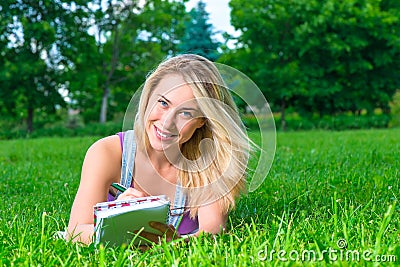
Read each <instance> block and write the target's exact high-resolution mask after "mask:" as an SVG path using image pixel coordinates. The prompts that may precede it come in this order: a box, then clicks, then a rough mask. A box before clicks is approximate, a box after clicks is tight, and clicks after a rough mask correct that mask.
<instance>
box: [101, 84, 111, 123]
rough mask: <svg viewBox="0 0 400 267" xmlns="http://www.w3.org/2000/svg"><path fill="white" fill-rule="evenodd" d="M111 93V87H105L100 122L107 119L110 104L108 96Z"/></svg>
mask: <svg viewBox="0 0 400 267" xmlns="http://www.w3.org/2000/svg"><path fill="white" fill-rule="evenodd" d="M109 95H110V89H109V88H108V86H106V87H105V88H104V91H103V98H102V100H101V109H100V123H105V122H106V121H107V105H108V96H109Z"/></svg>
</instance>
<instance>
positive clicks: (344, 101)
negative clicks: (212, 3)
mask: <svg viewBox="0 0 400 267" xmlns="http://www.w3.org/2000/svg"><path fill="white" fill-rule="evenodd" d="M395 2H396V1H375V0H346V1H335V0H328V1H317V0H311V1H309V0H297V1H289V0H280V1H275V0H253V1H243V0H232V1H230V6H231V8H232V13H231V20H232V24H233V26H234V27H235V28H236V29H239V30H241V31H242V32H243V34H242V35H241V36H240V37H239V38H238V46H237V48H236V50H234V51H233V52H232V53H231V54H230V55H228V56H227V57H226V62H227V63H230V62H233V64H234V65H235V67H237V68H238V69H240V70H242V71H244V72H245V73H249V75H250V77H251V78H252V79H253V80H254V81H255V82H256V83H257V84H258V85H259V86H260V88H261V90H263V92H264V94H265V96H266V98H267V99H268V100H269V101H270V102H271V103H272V105H271V107H272V109H273V110H277V111H278V110H281V111H282V112H284V111H285V109H286V108H288V107H291V108H294V109H295V110H296V111H298V112H303V113H311V114H314V113H317V114H319V115H320V116H323V115H325V114H338V113H341V112H347V111H351V112H353V113H357V112H360V111H361V110H366V111H367V112H369V113H372V112H373V110H374V109H375V108H381V109H382V110H384V112H385V113H389V112H390V110H389V106H388V104H389V101H390V100H391V98H392V96H393V94H394V92H395V90H397V89H398V88H399V87H400V80H399V79H398V75H399V72H400V67H399V66H400V19H399V18H400V16H399V15H400V7H399V5H398V4H396V3H395ZM235 57H237V59H235ZM232 59H233V60H232Z"/></svg>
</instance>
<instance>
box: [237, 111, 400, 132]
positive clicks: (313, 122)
mask: <svg viewBox="0 0 400 267" xmlns="http://www.w3.org/2000/svg"><path fill="white" fill-rule="evenodd" d="M391 121H394V120H393V119H391V116H389V115H387V114H372V115H367V114H366V115H359V116H354V115H350V114H341V115H337V116H324V117H322V118H321V117H300V116H298V115H296V114H290V115H288V116H287V117H286V123H287V127H286V129H285V130H289V131H299V130H316V129H319V130H333V131H343V130H349V129H379V128H387V127H389V126H391V127H394V126H397V125H395V124H393V123H392V124H391ZM243 122H244V124H245V125H246V127H248V128H249V129H253V130H254V129H258V128H259V126H258V122H257V120H256V118H255V117H254V116H251V115H250V116H244V117H243ZM281 122H282V119H281V117H280V116H277V117H276V118H275V125H276V127H277V130H283V129H282V127H281V125H282V123H281Z"/></svg>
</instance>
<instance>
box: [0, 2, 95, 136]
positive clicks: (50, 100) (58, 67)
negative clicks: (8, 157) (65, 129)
mask: <svg viewBox="0 0 400 267" xmlns="http://www.w3.org/2000/svg"><path fill="white" fill-rule="evenodd" d="M80 2H81V1H76V2H74V3H73V4H69V1H66V2H63V1H29V0H20V1H8V3H6V4H5V5H2V6H1V9H2V17H4V18H8V20H6V21H7V22H6V24H7V25H6V30H5V31H4V30H3V31H2V38H1V39H2V45H5V47H4V46H3V47H2V49H1V50H2V51H1V52H2V57H3V59H2V64H1V66H0V68H1V72H0V73H1V77H0V86H1V88H2V95H1V97H2V98H3V99H5V100H3V101H5V102H6V103H7V104H6V108H7V111H8V112H10V113H13V114H16V113H17V112H18V113H21V112H22V111H21V109H24V110H25V112H24V115H23V117H25V118H26V121H27V129H28V132H31V131H32V130H33V121H34V114H35V112H38V111H44V112H46V113H54V112H55V110H56V106H57V105H60V106H63V105H64V104H65V101H64V99H63V97H62V96H61V94H60V90H61V89H63V87H64V84H63V79H62V74H63V73H64V69H65V67H66V66H67V65H68V64H70V63H71V62H73V58H68V57H66V56H65V55H63V54H62V53H61V51H66V50H69V49H71V48H72V47H73V46H72V44H71V43H70V42H68V40H67V39H66V38H64V37H63V36H67V35H68V34H71V33H70V32H68V30H69V29H70V27H71V25H75V24H76V23H77V20H81V19H82V18H83V16H84V15H85V11H84V7H83V6H81V5H80V4H81V3H80ZM10 18H11V20H10ZM3 26H4V25H3ZM85 31H87V29H85Z"/></svg>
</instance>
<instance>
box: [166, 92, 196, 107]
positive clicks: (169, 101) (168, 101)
mask: <svg viewBox="0 0 400 267" xmlns="http://www.w3.org/2000/svg"><path fill="white" fill-rule="evenodd" d="M158 96H159V97H162V98H163V99H164V100H165V102H167V103H168V104H172V102H171V100H169V99H168V98H166V97H165V96H163V95H161V94H158ZM180 110H192V111H199V110H198V109H197V108H192V107H182V108H180Z"/></svg>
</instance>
